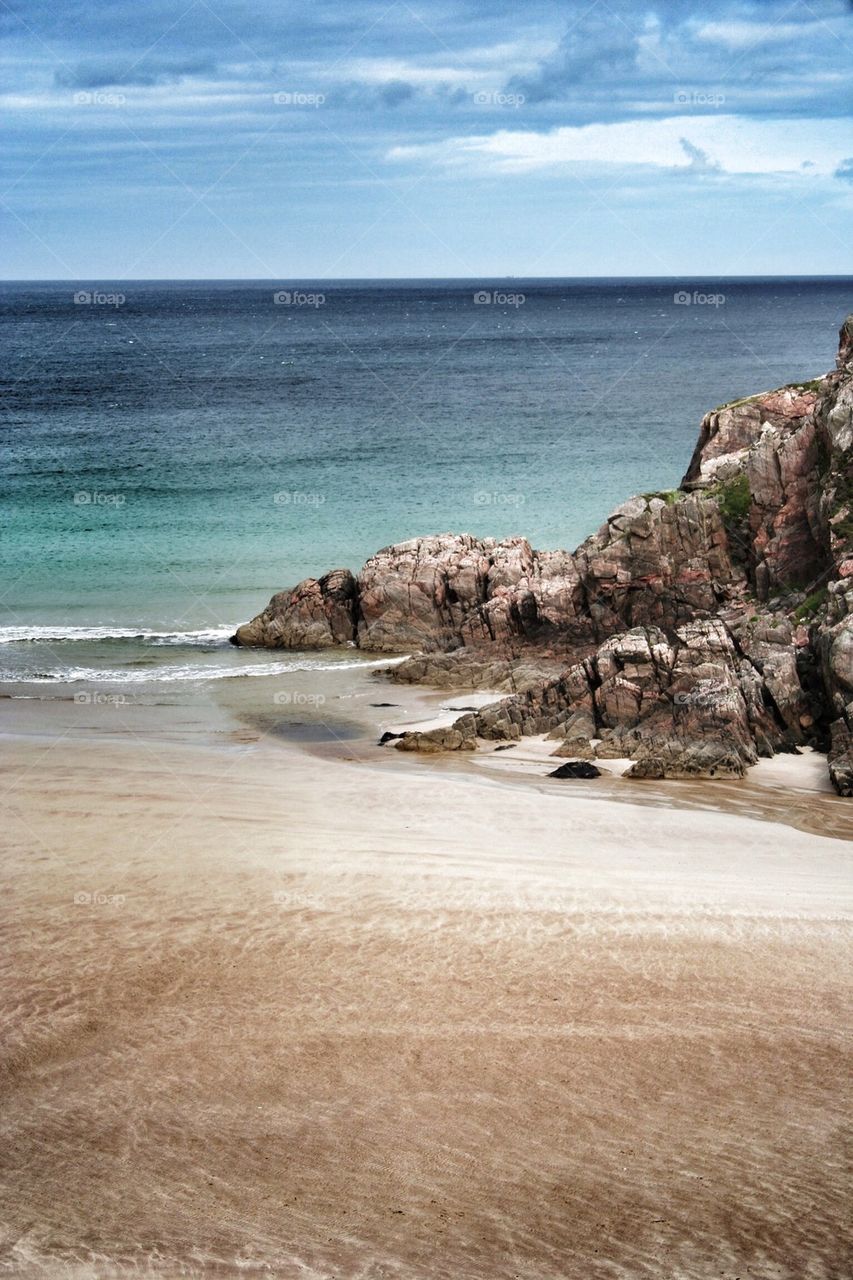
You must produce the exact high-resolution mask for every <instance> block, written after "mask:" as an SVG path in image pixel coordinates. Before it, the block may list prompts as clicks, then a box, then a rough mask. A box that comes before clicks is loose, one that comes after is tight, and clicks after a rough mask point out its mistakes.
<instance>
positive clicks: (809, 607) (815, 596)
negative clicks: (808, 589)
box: [794, 587, 829, 622]
mask: <svg viewBox="0 0 853 1280" xmlns="http://www.w3.org/2000/svg"><path fill="white" fill-rule="evenodd" d="M828 595H829V591H828V589H827V588H826V587H819V588H818V590H817V591H813V592H812V593H811V595H810V596H806V598H805V600H804V601H803V603H802V604H801V605H799V606H798V607H797V608H796V609H795V610H794V621H795V622H806V621H807V620H808V619H809V618H813V617H814V616H815V614H816V613H818V612H819V611H820V609H821V608H822V606H823V604H824V601H825V600H826V598H827V596H828Z"/></svg>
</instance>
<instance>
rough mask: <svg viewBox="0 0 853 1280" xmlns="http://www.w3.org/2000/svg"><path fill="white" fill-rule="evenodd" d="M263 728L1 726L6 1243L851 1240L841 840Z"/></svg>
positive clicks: (636, 1269) (82, 1272) (517, 1263)
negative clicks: (38, 730) (179, 740)
mask: <svg viewBox="0 0 853 1280" xmlns="http://www.w3.org/2000/svg"><path fill="white" fill-rule="evenodd" d="M388 696H389V698H390V697H393V696H394V695H388ZM376 700H377V701H379V700H380V699H379V698H377V699H376ZM395 700H396V701H398V700H399V698H395ZM387 714H391V713H390V712H389V713H387ZM243 737H244V738H245V740H244V741H241V740H240V738H241V735H240V734H238V733H231V734H230V735H229V734H222V735H221V740H220V742H219V745H217V746H213V745H210V744H207V745H205V744H203V743H202V742H201V741H200V742H198V743H196V744H194V745H192V744H191V745H188V744H182V745H177V744H176V743H174V742H169V741H163V740H160V739H158V738H155V737H153V736H151V735H149V734H147V733H146V732H145V731H144V726H143V725H141V726H140V731H139V734H138V736H137V737H135V738H131V737H129V736H128V735H126V734H125V735H119V734H116V736H115V739H114V740H112V741H107V740H105V739H104V740H97V739H93V740H89V741H82V740H80V739H79V738H78V737H76V736H75V734H74V733H73V732H68V733H67V734H66V736H64V737H57V736H55V735H54V736H53V737H50V736H46V737H44V738H41V739H40V738H35V737H30V738H20V739H16V740H7V742H6V743H5V748H6V750H5V755H4V764H3V769H2V775H1V776H0V784H2V789H3V792H4V814H5V816H4V828H3V839H4V845H5V847H6V852H5V854H4V859H3V864H2V865H3V880H4V885H3V889H4V899H3V901H4V918H5V920H6V922H7V928H6V937H7V941H6V946H5V949H4V954H3V960H2V964H3V988H2V1009H3V1017H4V1024H5V1026H6V1034H5V1036H4V1042H5V1046H6V1050H5V1057H4V1061H5V1074H4V1081H3V1092H4V1097H5V1106H4V1113H3V1121H2V1133H0V1163H1V1164H2V1178H3V1191H2V1199H3V1206H2V1219H3V1223H4V1229H3V1236H2V1240H3V1247H2V1252H0V1266H2V1267H4V1268H5V1269H6V1270H7V1271H8V1272H9V1273H10V1274H15V1275H26V1276H40V1275H46V1276H54V1275H56V1276H65V1275H67V1276H75V1277H77V1276H80V1277H82V1276H123V1275H162V1276H169V1277H172V1276H177V1275H184V1276H202V1275H223V1276H232V1275H235V1276H236V1275H254V1274H257V1275H275V1276H282V1277H294V1278H295V1277H300V1278H304V1277H308V1278H312V1280H313V1278H315V1277H316V1278H320V1277H335V1278H338V1277H340V1278H341V1280H343V1278H349V1277H359V1278H363V1280H380V1278H381V1280H388V1278H391V1277H400V1278H401V1280H402V1278H412V1280H414V1278H417V1277H436V1278H438V1277H440V1278H442V1280H443V1278H444V1277H447V1280H451V1277H452V1278H454V1280H456V1278H458V1277H477V1278H478V1280H479V1278H480V1277H482V1278H483V1280H486V1278H487V1277H488V1278H490V1280H491V1278H493V1277H500V1278H502V1277H506V1278H507V1280H510V1278H517V1280H552V1278H556V1277H570V1278H572V1280H574V1278H575V1277H577V1278H578V1280H581V1278H584V1280H585V1278H587V1277H592V1278H594V1280H595V1278H598V1277H607V1278H610V1277H613V1278H617V1277H618V1278H619V1280H623V1278H629V1277H630V1278H632V1280H633V1277H662V1278H663V1277H667V1278H670V1277H701V1278H702V1280H705V1278H708V1280H710V1277H725V1278H726V1280H735V1277H746V1276H751V1277H768V1278H770V1277H773V1278H774V1280H778V1278H780V1277H792V1278H793V1277H797V1278H799V1277H807V1278H814V1280H824V1278H827V1280H829V1278H832V1280H835V1278H840V1277H843V1276H847V1275H849V1274H850V1272H851V1263H853V1254H852V1253H851V1237H850V1232H849V1228H848V1226H847V1223H848V1220H849V1213H848V1207H849V1193H850V1190H851V1187H850V1178H849V1164H845V1160H846V1159H849V1154H850V1150H849V1144H846V1135H847V1133H848V1129H847V1115H848V1112H849V1087H848V1082H849V1065H850V1059H849V1017H848V1014H847V1012H846V1003H845V1002H846V1000H847V998H848V997H849V989H850V978H851V954H850V932H849V918H850V906H851V901H850V898H851V895H850V860H851V852H853V845H851V843H849V842H847V841H844V840H841V839H837V838H827V837H823V836H818V835H814V834H807V833H805V832H803V831H800V830H798V829H796V827H794V826H792V825H788V824H782V823H777V822H771V821H766V820H761V821H759V820H756V819H754V818H750V817H747V816H738V815H733V814H725V813H719V812H706V811H700V810H698V809H692V810H688V809H684V808H677V807H671V808H663V807H660V806H655V805H653V804H651V803H643V804H636V803H631V802H629V801H621V802H620V803H618V804H615V803H607V802H605V801H602V799H601V798H596V797H595V796H593V795H589V794H587V795H584V793H583V792H582V791H581V790H580V789H579V788H578V787H576V786H575V785H574V784H569V785H568V787H560V786H559V784H547V783H543V782H541V781H537V782H536V783H535V785H534V784H531V783H530V782H529V781H524V780H522V781H517V782H516V783H514V784H512V785H510V784H509V783H508V781H507V780H506V779H505V778H503V777H502V776H498V775H496V774H495V773H493V772H490V771H489V769H488V768H487V767H481V764H480V762H478V763H477V765H469V766H466V767H464V768H462V767H460V768H452V769H449V770H448V769H447V768H437V767H434V766H433V765H432V764H430V765H429V766H427V767H423V765H422V762H419V761H409V760H405V759H402V758H401V757H400V756H399V755H398V754H396V753H395V754H394V756H393V757H388V758H382V757H379V756H377V754H376V753H362V752H361V751H360V750H359V749H358V747H357V746H353V745H352V744H349V743H346V742H341V743H339V744H338V746H337V748H336V752H335V754H336V756H337V758H325V759H320V758H319V757H318V755H317V753H315V754H308V753H306V752H305V751H303V750H300V749H298V748H297V747H295V746H293V745H288V744H287V743H285V742H272V741H269V740H257V741H255V740H252V735H251V734H245V735H243ZM513 754H514V753H513V752H512V751H509V752H506V753H504V758H505V759H506V758H507V757H511V756H512V755H513ZM502 767H505V768H507V769H508V768H509V766H502ZM788 781H789V780H788Z"/></svg>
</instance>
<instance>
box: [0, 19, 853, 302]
mask: <svg viewBox="0 0 853 1280" xmlns="http://www.w3.org/2000/svg"><path fill="white" fill-rule="evenodd" d="M0 65H2V82H0V89H2V92H0V111H2V115H3V120H4V154H5V163H4V166H3V177H2V181H0V217H1V218H2V222H3V236H2V244H3V249H2V262H0V277H2V278H5V279H74V280H87V279H91V280H122V279H146V278H147V279H173V278H180V279H190V278H196V279H203V278H217V279H221V278H244V279H245V278H248V279H278V280H288V279H292V280H314V279H344V278H380V277H388V278H410V277H433V278H435V277H465V278H468V279H472V278H474V279H475V278H492V277H504V276H519V277H531V276H545V277H548V276H677V277H679V278H683V277H685V276H686V275H693V276H696V277H702V276H711V277H713V276H715V275H767V274H777V275H779V274H781V275H786V274H828V275H839V274H850V273H853V262H851V245H853V234H851V221H853V219H851V214H853V127H851V106H852V105H853V93H852V92H851V68H853V3H851V0H808V3H806V2H805V0H794V2H793V3H790V4H787V3H777V2H776V0H701V2H695V3H694V0H579V2H575V0H568V2H567V3H560V4H555V3H549V4H545V3H540V0H523V2H519V0H514V2H513V3H510V2H508V0H424V2H422V3H418V2H417V0H411V2H403V0H400V2H393V3H386V2H383V0H378V2H377V3H373V0H364V2H359V0H346V2H345V0H314V2H313V3H305V0H296V2H292V0H251V3H250V2H249V0H192V2H191V3H184V2H183V0H177V3H166V2H165V0H142V3H140V0H0Z"/></svg>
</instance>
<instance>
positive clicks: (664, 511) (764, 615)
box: [234, 316, 853, 795]
mask: <svg viewBox="0 0 853 1280" xmlns="http://www.w3.org/2000/svg"><path fill="white" fill-rule="evenodd" d="M234 642H235V643H237V644H241V645H261V646H266V647H271V648H317V647H325V646H331V645H341V644H351V645H356V646H358V647H359V648H361V649H364V650H369V651H371V652H376V653H407V654H410V655H411V656H410V657H408V658H407V660H406V661H405V662H403V663H400V664H399V665H397V666H396V667H395V668H394V669H393V671H391V672H389V673H388V674H389V676H390V677H391V678H392V679H396V680H398V681H407V680H408V681H418V682H424V683H432V684H436V685H438V686H440V687H444V688H463V687H467V688H478V687H479V688H494V689H496V690H502V691H506V692H508V693H509V695H510V696H508V697H506V698H504V699H503V700H501V701H500V702H497V703H495V704H493V705H492V706H491V707H487V708H484V709H483V710H481V711H479V712H478V713H477V714H476V715H475V716H469V717H463V720H464V723H463V722H462V721H457V723H456V725H454V726H453V730H452V731H450V730H440V731H439V730H433V731H429V732H427V733H413V734H403V735H402V737H401V738H400V739H399V740H398V741H396V743H395V745H396V747H397V748H398V749H399V750H404V751H407V750H417V751H435V750H469V749H471V748H472V747H473V746H476V739H477V738H486V739H492V740H494V739H507V740H514V739H517V738H518V737H520V736H521V735H523V734H536V733H551V734H553V735H554V736H557V737H559V738H560V739H561V742H560V745H559V746H558V747H557V751H556V754H558V755H562V756H565V757H569V758H571V759H587V760H588V759H591V758H592V757H593V756H596V757H606V756H608V755H609V756H611V757H613V756H616V755H621V756H629V757H630V758H632V759H633V760H634V762H635V763H634V765H633V767H632V769H631V770H630V773H631V775H632V776H635V777H692V776H714V777H717V776H740V775H741V774H742V773H743V771H744V770H745V769H746V768H748V767H749V765H750V764H753V763H754V762H755V760H756V759H757V757H758V756H759V755H771V754H773V753H774V752H776V751H786V750H796V749H798V747H799V746H800V745H802V744H803V743H809V744H812V745H815V746H817V747H819V748H820V749H821V750H825V751H827V753H828V761H829V769H830V776H831V777H832V780H833V783H834V785H835V787H836V789H837V790H838V791H839V792H840V793H841V794H845V795H849V794H851V793H853V316H851V317H850V318H848V320H847V321H846V322H845V324H844V325H843V326H842V330H841V334H840V342H839V349H838V357H837V361H836V368H835V369H834V370H832V371H831V372H830V373H828V374H826V375H825V376H824V377H822V378H819V379H816V380H815V381H814V382H811V383H808V384H798V385H792V386H789V387H783V388H781V389H779V390H776V391H770V392H763V393H761V394H759V395H756V396H751V397H748V398H746V399H744V400H739V401H736V402H734V403H732V404H728V405H724V406H722V407H721V408H719V409H716V410H714V411H713V412H712V413H709V414H707V415H706V417H705V418H704V419H703V422H702V424H701V427H700V434H699V440H698V443H697V446H696V449H695V451H694V454H693V458H692V459H691V462H690V465H689V467H688V470H687V473H686V475H685V477H684V480H683V481H682V485H681V488H680V489H678V490H675V491H671V492H668V493H661V494H651V495H649V494H647V495H644V496H639V497H635V498H631V499H629V500H628V501H627V502H625V503H623V505H622V506H621V507H619V508H617V510H616V511H614V512H613V513H612V515H611V516H610V517H609V518H608V519H607V521H606V522H605V524H604V525H603V526H602V527H601V528H600V529H599V530H598V531H597V532H596V533H595V534H593V535H592V536H591V537H590V538H588V539H587V540H586V541H585V542H583V543H582V544H581V545H580V546H579V547H578V548H577V550H576V551H575V552H574V553H570V552H566V551H549V552H538V551H535V550H534V549H533V548H532V547H531V546H530V544H529V542H527V540H526V539H524V538H520V537H517V538H508V539H504V540H502V541H497V540H495V539H491V538H485V539H478V538H474V537H472V536H471V535H469V534H445V535H439V536H433V537H425V538H414V539H411V540H410V541H408V542H403V543H398V544H397V545H395V546H391V547H385V548H384V549H383V550H381V551H379V552H377V553H376V555H374V556H372V557H371V558H370V560H368V561H367V563H366V564H365V565H364V567H363V568H362V570H361V572H360V573H359V574H358V576H357V577H354V576H353V575H352V574H351V573H350V572H349V571H348V570H343V569H338V570H334V571H333V572H332V573H329V574H327V575H326V576H325V577H322V578H319V579H313V578H311V579H308V580H306V581H305V582H303V583H300V584H299V586H297V587H296V588H294V589H293V590H292V591H285V592H281V593H279V594H278V595H276V596H273V598H272V600H271V601H270V603H269V604H268V605H267V607H266V609H265V610H264V611H263V612H262V613H261V614H259V615H258V616H257V617H256V618H254V619H253V620H252V621H251V622H250V623H247V624H246V625H245V626H243V627H240V628H239V630H238V632H237V634H236V636H235V637H234ZM413 651H415V652H413Z"/></svg>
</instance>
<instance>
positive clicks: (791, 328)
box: [0, 279, 853, 682]
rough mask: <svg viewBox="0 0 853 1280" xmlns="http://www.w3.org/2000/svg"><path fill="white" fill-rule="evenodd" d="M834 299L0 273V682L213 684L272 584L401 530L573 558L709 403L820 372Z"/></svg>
mask: <svg viewBox="0 0 853 1280" xmlns="http://www.w3.org/2000/svg"><path fill="white" fill-rule="evenodd" d="M81 293H82V294H84V295H90V296H91V298H92V300H91V301H85V300H84V301H75V296H78V295H80V294H81ZM282 294H283V295H284V296H285V300H284V301H278V302H276V301H275V298H276V295H282ZM318 294H319V295H320V298H317V297H316V296H314V297H313V299H311V295H318ZM677 294H681V295H682V296H685V295H686V296H687V297H688V298H689V302H686V303H685V302H684V301H679V302H676V301H675V297H676V295H677ZM111 295H119V297H120V298H123V299H124V300H123V301H118V299H112V300H111ZM306 295H307V298H308V299H311V300H306ZM478 296H480V297H483V296H485V297H486V298H488V301H485V302H484V301H476V300H475V299H476V298H477V297H478ZM288 297H289V298H290V301H289V302H288V301H287V298H288ZM720 297H722V298H723V299H724V301H722V302H720V301H719V298H720ZM703 298H704V299H706V300H705V301H703V300H702V299H703ZM709 298H712V299H713V300H710V301H709V300H707V299H709ZM522 299H523V300H522ZM851 307H853V281H851V280H849V279H847V280H842V279H839V280H829V279H821V280H805V279H799V280H778V279H777V280H770V281H756V280H749V281H746V280H714V281H707V280H699V281H693V280H680V281H673V280H644V281H636V280H633V281H629V280H608V281H582V280H535V281H529V280H512V281H506V280H504V281H429V282H406V281H400V282H392V281H386V282H378V283H377V282H373V283H369V282H368V283H352V282H342V283H337V284H336V283H328V282H326V283H317V282H310V281H308V282H301V283H300V284H299V285H295V284H294V282H292V281H291V282H280V283H279V282H258V283H239V284H238V283H232V282H219V283H217V282H213V283H211V282H204V283H180V282H177V283H176V282H163V283H160V282H104V281H98V282H92V281H88V282H79V283H78V284H76V285H75V284H72V283H39V284H5V285H2V286H0V335H2V344H3V351H4V361H3V368H2V373H3V379H2V381H3V387H2V418H0V441H2V451H3V459H4V465H3V469H2V481H0V484H2V503H3V511H4V536H3V539H2V545H1V546H0V615H2V616H0V627H2V630H0V639H6V640H11V641H12V643H8V644H3V645H0V679H7V680H8V679H15V678H20V677H22V676H26V675H29V676H30V677H33V676H35V677H37V678H38V677H41V678H45V679H55V678H56V677H57V676H59V677H60V678H63V677H65V678H70V679H72V680H76V681H78V682H79V681H80V680H81V679H83V680H91V679H94V678H95V677H94V675H93V672H96V671H97V670H98V669H104V670H109V671H111V672H115V671H117V670H118V671H119V672H120V673H121V675H122V678H123V679H125V680H127V679H129V678H130V677H131V676H132V675H133V673H134V672H136V673H137V674H139V675H140V676H142V675H143V674H144V672H145V671H146V669H147V667H146V664H148V667H151V666H153V667H155V668H156V671H157V673H158V675H161V676H163V677H164V678H171V679H172V680H174V681H179V680H182V679H183V680H188V681H190V682H192V681H193V680H194V679H206V678H210V677H214V676H216V675H219V676H221V675H227V674H229V672H230V671H231V669H232V668H233V667H234V664H239V663H242V664H247V662H250V661H252V660H251V659H247V658H246V656H245V655H240V654H238V653H235V652H234V651H232V650H229V649H228V646H227V642H226V637H227V634H228V632H229V631H230V630H231V628H232V627H233V625H234V624H236V623H237V622H239V621H242V620H244V619H246V618H248V617H249V616H251V615H252V614H253V613H255V612H256V611H257V610H258V609H259V608H260V607H261V606H262V605H263V604H264V603H265V602H266V600H267V598H268V597H269V595H270V594H271V593H272V591H274V590H277V589H280V588H282V587H285V586H289V585H293V584H294V583H295V582H297V581H298V580H299V579H300V578H302V577H304V576H306V575H307V574H310V573H320V572H323V571H325V570H327V569H329V568H331V567H333V566H337V565H347V566H350V567H351V568H353V569H356V568H358V566H359V565H360V564H361V563H362V562H363V560H364V559H365V558H366V557H367V556H368V555H369V554H370V553H371V552H373V551H374V550H376V549H377V548H378V547H381V546H384V545H387V544H388V543H390V542H393V541H399V540H401V539H403V538H407V537H412V536H414V535H416V534H424V533H433V532H440V531H444V530H466V531H470V532H472V533H475V534H479V535H489V534H493V535H495V536H498V537H500V536H505V535H508V534H514V533H521V534H525V535H526V536H527V537H528V538H530V540H531V541H532V542H533V544H534V545H536V546H539V547H543V548H544V547H557V546H563V547H572V546H574V545H576V544H577V543H578V542H579V541H580V540H581V539H582V538H583V537H585V536H586V535H587V534H588V533H590V532H591V531H593V530H594V529H595V528H597V526H598V525H599V524H600V523H601V522H602V520H603V519H604V518H605V516H606V515H607V513H608V511H609V510H610V509H611V508H612V507H613V506H614V505H616V504H617V503H619V502H620V501H622V500H623V499H624V498H626V497H627V496H628V495H630V494H632V493H635V492H643V491H650V490H654V489H659V488H668V487H672V486H674V485H676V484H677V483H678V481H679V479H680V477H681V476H682V474H683V472H684V470H685V467H686V465H687V462H688V459H689V457H690V453H691V451H692V448H693V445H694V442H695V439H696V432H697V427H698V423H699V420H700V418H701V416H702V414H703V413H704V412H705V411H706V410H707V409H709V408H711V407H713V406H714V405H716V404H718V403H721V402H723V401H726V400H729V399H732V398H735V397H738V396H741V395H744V394H748V393H751V392H754V391H758V390H761V389H763V388H768V387H772V386H776V385H779V384H781V383H783V382H788V381H791V380H794V379H803V378H811V377H814V376H815V375H817V374H819V373H822V372H824V371H825V370H826V369H827V368H829V367H830V366H831V364H832V362H833V357H834V342H835V332H836V330H837V327H838V325H839V324H840V322H841V320H842V319H843V317H844V315H845V314H846V313H847V312H848V311H849V310H850V309H851ZM38 628H44V629H46V630H42V631H39V630H38ZM80 628H88V629H90V630H89V631H88V632H87V631H85V630H83V631H81V630H79V629H80ZM204 650H207V651H208V652H207V653H205V652H203V651H204ZM205 666H207V667H209V668H210V670H209V672H208V673H207V674H205V672H204V671H201V672H199V671H198V670H196V668H198V667H205ZM244 669H247V668H246V667H244ZM75 671H76V672H77V673H78V674H77V675H76V676H75V675H74V672H75ZM81 672H82V673H83V674H82V675H81V674H80V673H81Z"/></svg>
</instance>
